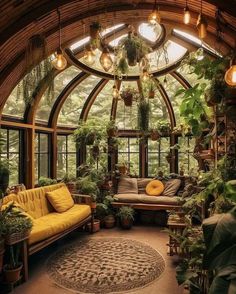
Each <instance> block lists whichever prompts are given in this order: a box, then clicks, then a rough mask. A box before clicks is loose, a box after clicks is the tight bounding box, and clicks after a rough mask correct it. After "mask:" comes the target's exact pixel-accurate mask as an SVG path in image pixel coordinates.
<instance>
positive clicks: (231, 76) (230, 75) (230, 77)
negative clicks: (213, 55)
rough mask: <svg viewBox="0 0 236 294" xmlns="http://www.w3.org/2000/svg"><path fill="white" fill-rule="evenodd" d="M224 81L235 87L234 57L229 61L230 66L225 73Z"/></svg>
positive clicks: (235, 61) (235, 70)
mask: <svg viewBox="0 0 236 294" xmlns="http://www.w3.org/2000/svg"><path fill="white" fill-rule="evenodd" d="M225 82H226V83H227V85H229V86H231V87H236V58H235V57H234V58H233V59H232V60H231V62H230V68H229V69H228V70H227V71H226V73H225Z"/></svg>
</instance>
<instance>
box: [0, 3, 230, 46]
mask: <svg viewBox="0 0 236 294" xmlns="http://www.w3.org/2000/svg"><path fill="white" fill-rule="evenodd" d="M205 1H206V2H209V3H211V4H212V5H217V6H218V7H219V8H221V10H223V11H226V12H227V13H229V14H230V15H232V16H234V17H236V9H232V5H230V4H227V3H226V2H227V1H225V2H222V1H220V0H205ZM71 2H72V1H70V0H58V1H50V2H46V3H44V4H43V5H41V6H38V7H36V8H35V9H32V10H30V11H29V12H28V13H27V14H25V15H24V17H22V16H20V17H19V18H18V19H16V21H15V22H14V23H13V24H11V25H10V26H9V27H7V28H6V29H5V30H4V31H3V32H2V35H1V41H0V46H2V45H3V44H4V43H5V42H6V41H7V40H8V39H9V38H11V37H12V36H14V35H15V34H17V33H18V32H19V31H21V30H23V29H24V28H26V27H27V26H28V25H29V24H30V23H33V22H34V21H35V19H40V18H43V17H46V15H48V14H49V13H51V12H52V11H54V10H56V9H57V8H58V7H60V6H64V5H65V6H66V4H67V3H71ZM74 2H75V3H76V1H74ZM231 4H232V3H231ZM159 6H160V10H161V11H167V12H174V13H176V14H181V15H182V13H183V6H182V5H178V6H177V5H176V4H175V5H172V4H170V3H165V4H162V3H159ZM152 9H153V3H138V4H137V5H132V3H125V4H123V3H119V2H117V3H113V2H112V3H111V4H110V6H108V5H106V6H105V3H104V7H102V8H100V9H96V8H95V9H91V10H90V11H85V12H83V13H81V12H80V14H79V15H77V16H75V17H73V18H71V19H69V20H66V21H65V22H63V23H62V24H61V27H62V28H64V27H66V26H68V25H70V24H72V23H74V22H77V21H79V20H81V19H85V18H88V17H90V16H96V15H99V14H103V13H104V10H106V13H109V12H115V11H117V12H119V11H120V12H121V11H127V10H130V11H132V10H134V11H135V10H141V11H142V10H152ZM197 10H198V7H196V12H195V11H191V13H192V17H193V18H197V15H198V11H197ZM207 17H208V19H209V21H210V22H214V18H213V17H209V15H208V16H207ZM211 25H212V24H211ZM57 29H58V28H57V25H55V28H53V30H51V31H52V32H51V34H52V33H53V32H55V31H56V30H57ZM48 34H49V33H48ZM48 34H46V36H48Z"/></svg>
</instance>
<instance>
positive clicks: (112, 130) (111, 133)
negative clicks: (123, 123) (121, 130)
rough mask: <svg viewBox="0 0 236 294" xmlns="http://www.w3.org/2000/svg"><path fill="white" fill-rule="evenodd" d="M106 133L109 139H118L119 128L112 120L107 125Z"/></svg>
mask: <svg viewBox="0 0 236 294" xmlns="http://www.w3.org/2000/svg"><path fill="white" fill-rule="evenodd" d="M106 131H107V136H108V137H116V136H117V132H118V127H117V126H116V122H115V121H114V120H110V121H109V122H108V123H107V125H106Z"/></svg>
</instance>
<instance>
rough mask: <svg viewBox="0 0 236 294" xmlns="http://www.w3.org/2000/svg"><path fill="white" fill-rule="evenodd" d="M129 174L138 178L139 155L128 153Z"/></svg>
mask: <svg viewBox="0 0 236 294" xmlns="http://www.w3.org/2000/svg"><path fill="white" fill-rule="evenodd" d="M130 174H132V175H134V176H139V153H130Z"/></svg>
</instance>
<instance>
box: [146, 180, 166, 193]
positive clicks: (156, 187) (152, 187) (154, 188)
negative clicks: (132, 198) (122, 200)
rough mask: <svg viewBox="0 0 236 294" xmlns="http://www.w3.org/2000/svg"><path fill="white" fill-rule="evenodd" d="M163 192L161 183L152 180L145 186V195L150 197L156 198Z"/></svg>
mask: <svg viewBox="0 0 236 294" xmlns="http://www.w3.org/2000/svg"><path fill="white" fill-rule="evenodd" d="M163 191H164V185H163V184H162V182H161V181H158V180H153V181H151V182H149V183H148V184H147V186H146V193H147V194H148V195H150V196H158V195H161V193H162V192H163Z"/></svg>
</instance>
